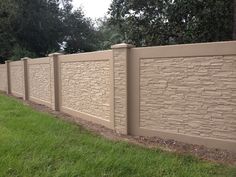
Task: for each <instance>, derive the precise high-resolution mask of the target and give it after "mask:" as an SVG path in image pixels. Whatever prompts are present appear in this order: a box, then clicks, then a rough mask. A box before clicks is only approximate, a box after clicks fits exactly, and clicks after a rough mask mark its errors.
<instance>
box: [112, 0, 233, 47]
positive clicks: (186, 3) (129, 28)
mask: <svg viewBox="0 0 236 177" xmlns="http://www.w3.org/2000/svg"><path fill="white" fill-rule="evenodd" d="M232 7H233V1H232V0H230V1H225V0H140V1H135V0H113V2H112V4H111V7H110V15H111V18H110V22H111V24H112V25H117V26H118V27H119V29H120V33H121V34H122V35H123V36H127V39H126V41H129V40H130V41H131V42H132V43H133V44H135V45H136V46H150V45H165V44H172V43H194V42H210V41H224V40H231V39H232V26H233V23H232V22H233V8H232Z"/></svg>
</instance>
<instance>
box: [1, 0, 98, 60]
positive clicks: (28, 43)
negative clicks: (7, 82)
mask: <svg viewBox="0 0 236 177" xmlns="http://www.w3.org/2000/svg"><path fill="white" fill-rule="evenodd" d="M72 8H73V7H72V5H71V0H64V1H63V5H62V4H61V3H60V1H59V0H1V1H0V58H1V60H6V59H7V58H11V59H20V57H23V56H25V55H27V56H29V57H34V56H45V55H47V54H48V53H50V52H54V51H58V50H60V49H64V51H65V53H76V52H79V51H92V50H95V49H96V48H95V46H94V39H95V38H94V37H93V36H94V34H95V31H94V29H93V25H92V23H91V20H90V19H88V18H86V17H85V16H84V15H83V12H82V9H77V10H75V11H74V10H73V9H72Z"/></svg>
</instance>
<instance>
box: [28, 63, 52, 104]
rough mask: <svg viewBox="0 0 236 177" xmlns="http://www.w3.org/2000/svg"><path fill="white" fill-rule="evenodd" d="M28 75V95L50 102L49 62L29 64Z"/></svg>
mask: <svg viewBox="0 0 236 177" xmlns="http://www.w3.org/2000/svg"><path fill="white" fill-rule="evenodd" d="M28 75H29V97H33V98H36V99H39V100H42V101H45V102H48V103H50V102H51V94H50V92H51V90H50V64H47V63H46V64H30V65H29V66H28Z"/></svg>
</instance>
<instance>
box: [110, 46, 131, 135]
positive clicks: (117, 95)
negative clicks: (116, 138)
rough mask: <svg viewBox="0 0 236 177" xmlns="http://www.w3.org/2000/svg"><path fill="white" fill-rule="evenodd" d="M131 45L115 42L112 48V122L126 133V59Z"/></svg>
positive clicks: (120, 130) (122, 132) (119, 130)
mask: <svg viewBox="0 0 236 177" xmlns="http://www.w3.org/2000/svg"><path fill="white" fill-rule="evenodd" d="M132 47H133V45H130V44H124V43H123V44H117V45H113V46H111V48H112V50H113V68H114V119H115V120H114V124H115V130H116V132H118V133H121V134H128V86H127V85H128V83H127V80H128V72H127V70H128V59H129V51H130V48H132Z"/></svg>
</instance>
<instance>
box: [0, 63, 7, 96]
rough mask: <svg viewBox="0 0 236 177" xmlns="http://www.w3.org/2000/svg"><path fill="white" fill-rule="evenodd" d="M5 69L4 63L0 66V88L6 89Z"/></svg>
mask: <svg viewBox="0 0 236 177" xmlns="http://www.w3.org/2000/svg"><path fill="white" fill-rule="evenodd" d="M6 78H7V71H6V65H1V66H0V90H1V91H6V90H7V79H6Z"/></svg>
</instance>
